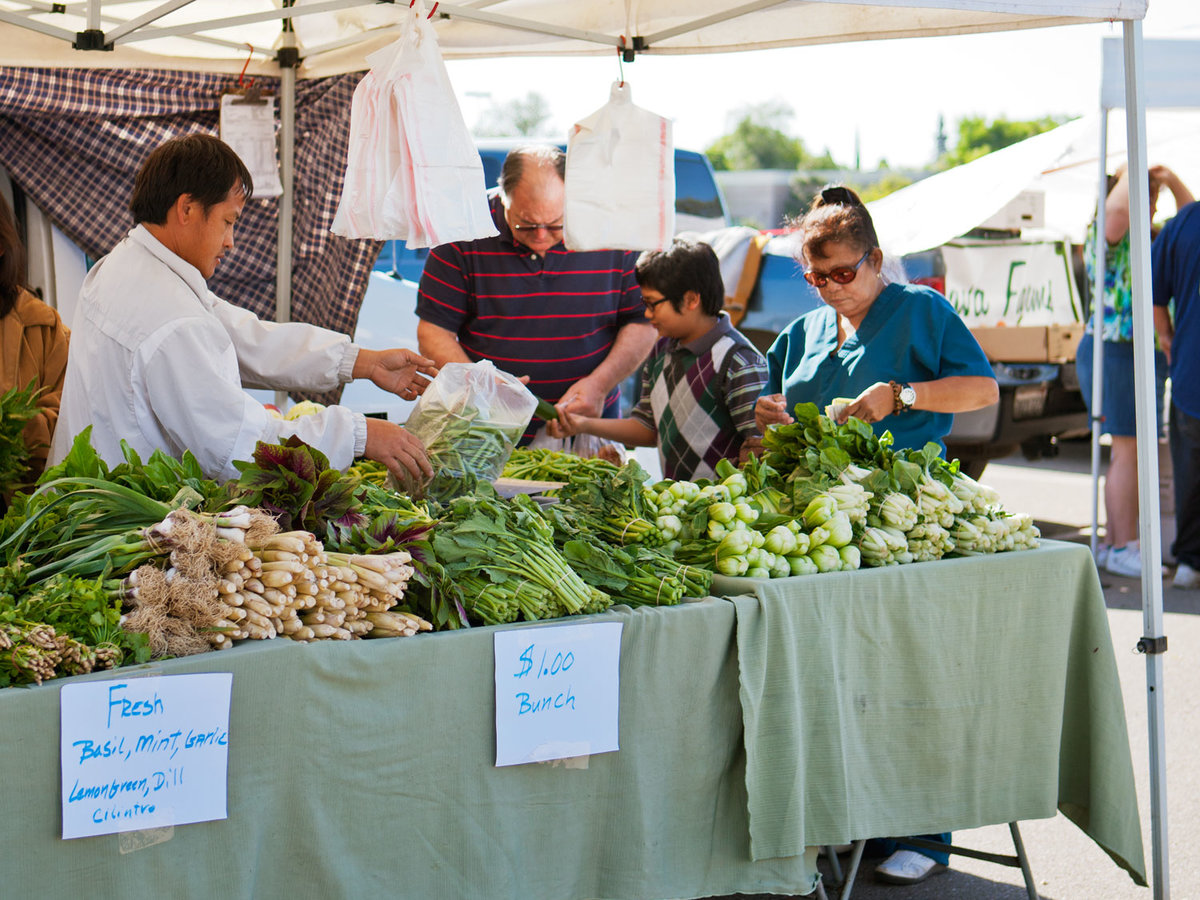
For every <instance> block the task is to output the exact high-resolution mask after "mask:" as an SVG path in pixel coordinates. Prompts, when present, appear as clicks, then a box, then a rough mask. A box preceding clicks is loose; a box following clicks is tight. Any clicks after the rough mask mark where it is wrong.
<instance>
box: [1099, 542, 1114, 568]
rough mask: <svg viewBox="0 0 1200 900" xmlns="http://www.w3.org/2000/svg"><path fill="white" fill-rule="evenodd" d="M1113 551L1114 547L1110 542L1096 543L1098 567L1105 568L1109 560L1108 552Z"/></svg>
mask: <svg viewBox="0 0 1200 900" xmlns="http://www.w3.org/2000/svg"><path fill="white" fill-rule="evenodd" d="M1111 552H1112V547H1110V546H1109V545H1108V544H1097V545H1096V568H1097V569H1103V568H1104V564H1105V563H1107V562H1108V554H1109V553H1111Z"/></svg>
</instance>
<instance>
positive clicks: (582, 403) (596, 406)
mask: <svg viewBox="0 0 1200 900" xmlns="http://www.w3.org/2000/svg"><path fill="white" fill-rule="evenodd" d="M656 338H657V332H656V331H655V330H654V326H653V325H651V324H650V323H649V322H646V323H642V322H630V323H629V324H628V325H625V326H624V327H622V328H621V330H620V331H618V332H617V339H616V340H615V341H613V346H612V349H611V350H609V351H608V356H606V357H605V358H604V362H602V363H600V365H598V366H596V368H595V369H594V370H593V371H592V373H591V374H590V375H587V376H585V377H584V378H581V379H579V380H578V381H577V382H575V383H574V384H573V385H571V386H570V387H569V388H567V392H566V393H565V394H563V396H562V399H560V400H559V401H558V403H556V404H555V406H556V407H557V408H558V411H559V413H560V414H561V413H562V412H563V410H566V409H568V408H570V409H573V410H574V411H575V412H576V413H582V414H584V415H592V416H598V415H599V414H600V411H601V410H602V409H603V407H604V398H605V397H607V396H608V393H609V391H611V390H612V389H613V388H614V387H616V386H617V385H618V384H620V383H621V382H622V381H623V380H624V379H626V378H628V377H629V376H630V375H632V374H633V373H634V372H635V371H636V370H637V367H638V366H639V365H641V364H642V361H643V360H644V359H645V358H646V356H647V354H649V353H650V348H651V347H653V346H654V341H655V340H656Z"/></svg>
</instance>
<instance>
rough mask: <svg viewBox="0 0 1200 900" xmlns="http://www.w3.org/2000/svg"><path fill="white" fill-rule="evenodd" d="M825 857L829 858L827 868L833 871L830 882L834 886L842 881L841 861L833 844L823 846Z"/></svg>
mask: <svg viewBox="0 0 1200 900" xmlns="http://www.w3.org/2000/svg"><path fill="white" fill-rule="evenodd" d="M825 858H826V859H827V860H829V869H830V871H831V872H832V873H833V881H832V882H830V883H831V884H833V885H834V886H835V887H836V886H838V885H840V884H841V883H842V863H841V860H839V859H838V855H837V849H836V848H835V847H834V846H833V844H830V845H828V846H827V847H826V848H825Z"/></svg>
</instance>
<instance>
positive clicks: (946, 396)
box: [840, 375, 1000, 422]
mask: <svg viewBox="0 0 1200 900" xmlns="http://www.w3.org/2000/svg"><path fill="white" fill-rule="evenodd" d="M911 385H912V388H913V390H914V391H916V394H917V399H916V400H915V401H913V405H912V408H913V409H923V410H928V411H929V412H939V413H958V412H969V411H970V410H973V409H982V408H983V407H985V406H990V405H991V404H993V403H995V402H996V401H997V400H999V399H1000V387H999V385H997V384H996V379H994V378H988V377H987V376H986V375H952V376H950V377H949V378H939V379H937V380H936V381H921V382H916V381H914V382H911ZM894 407H895V396H894V394H893V393H892V386H891V385H890V384H888V383H887V382H886V381H878V382H876V383H875V384H873V385H871V386H870V387H869V388H867V389H866V390H865V391H863V392H862V393H861V394H859V395H858V396H857V397H855V398H854V402H853V403H851V404H849V405H848V406H847V407H846V408H845V410H844V411H843V413H842V418H841V419H840V421H842V422H844V421H846V419H847V418H849V417H850V416H855V417H857V418H859V419H862V420H863V421H864V422H878V421H880V420H881V419H884V418H886V417H887V416H890V415H892V410H893V409H894Z"/></svg>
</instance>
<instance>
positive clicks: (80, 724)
mask: <svg viewBox="0 0 1200 900" xmlns="http://www.w3.org/2000/svg"><path fill="white" fill-rule="evenodd" d="M232 688H233V675H232V674H231V673H228V672H216V673H208V674H199V675H171V676H160V677H154V678H125V679H119V680H115V681H92V682H85V683H83V684H68V685H64V686H63V689H62V692H61V695H60V700H59V711H60V714H61V717H62V744H61V748H60V753H61V757H62V814H63V838H64V839H67V838H77V837H90V836H92V835H97V834H115V833H117V832H122V831H135V830H137V829H142V828H158V827H163V826H167V825H184V824H187V823H189V822H208V821H212V820H213V819H224V818H225V817H226V815H227V813H226V796H227V787H228V785H227V782H226V771H227V766H228V761H229V699H230V694H231V692H232Z"/></svg>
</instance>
